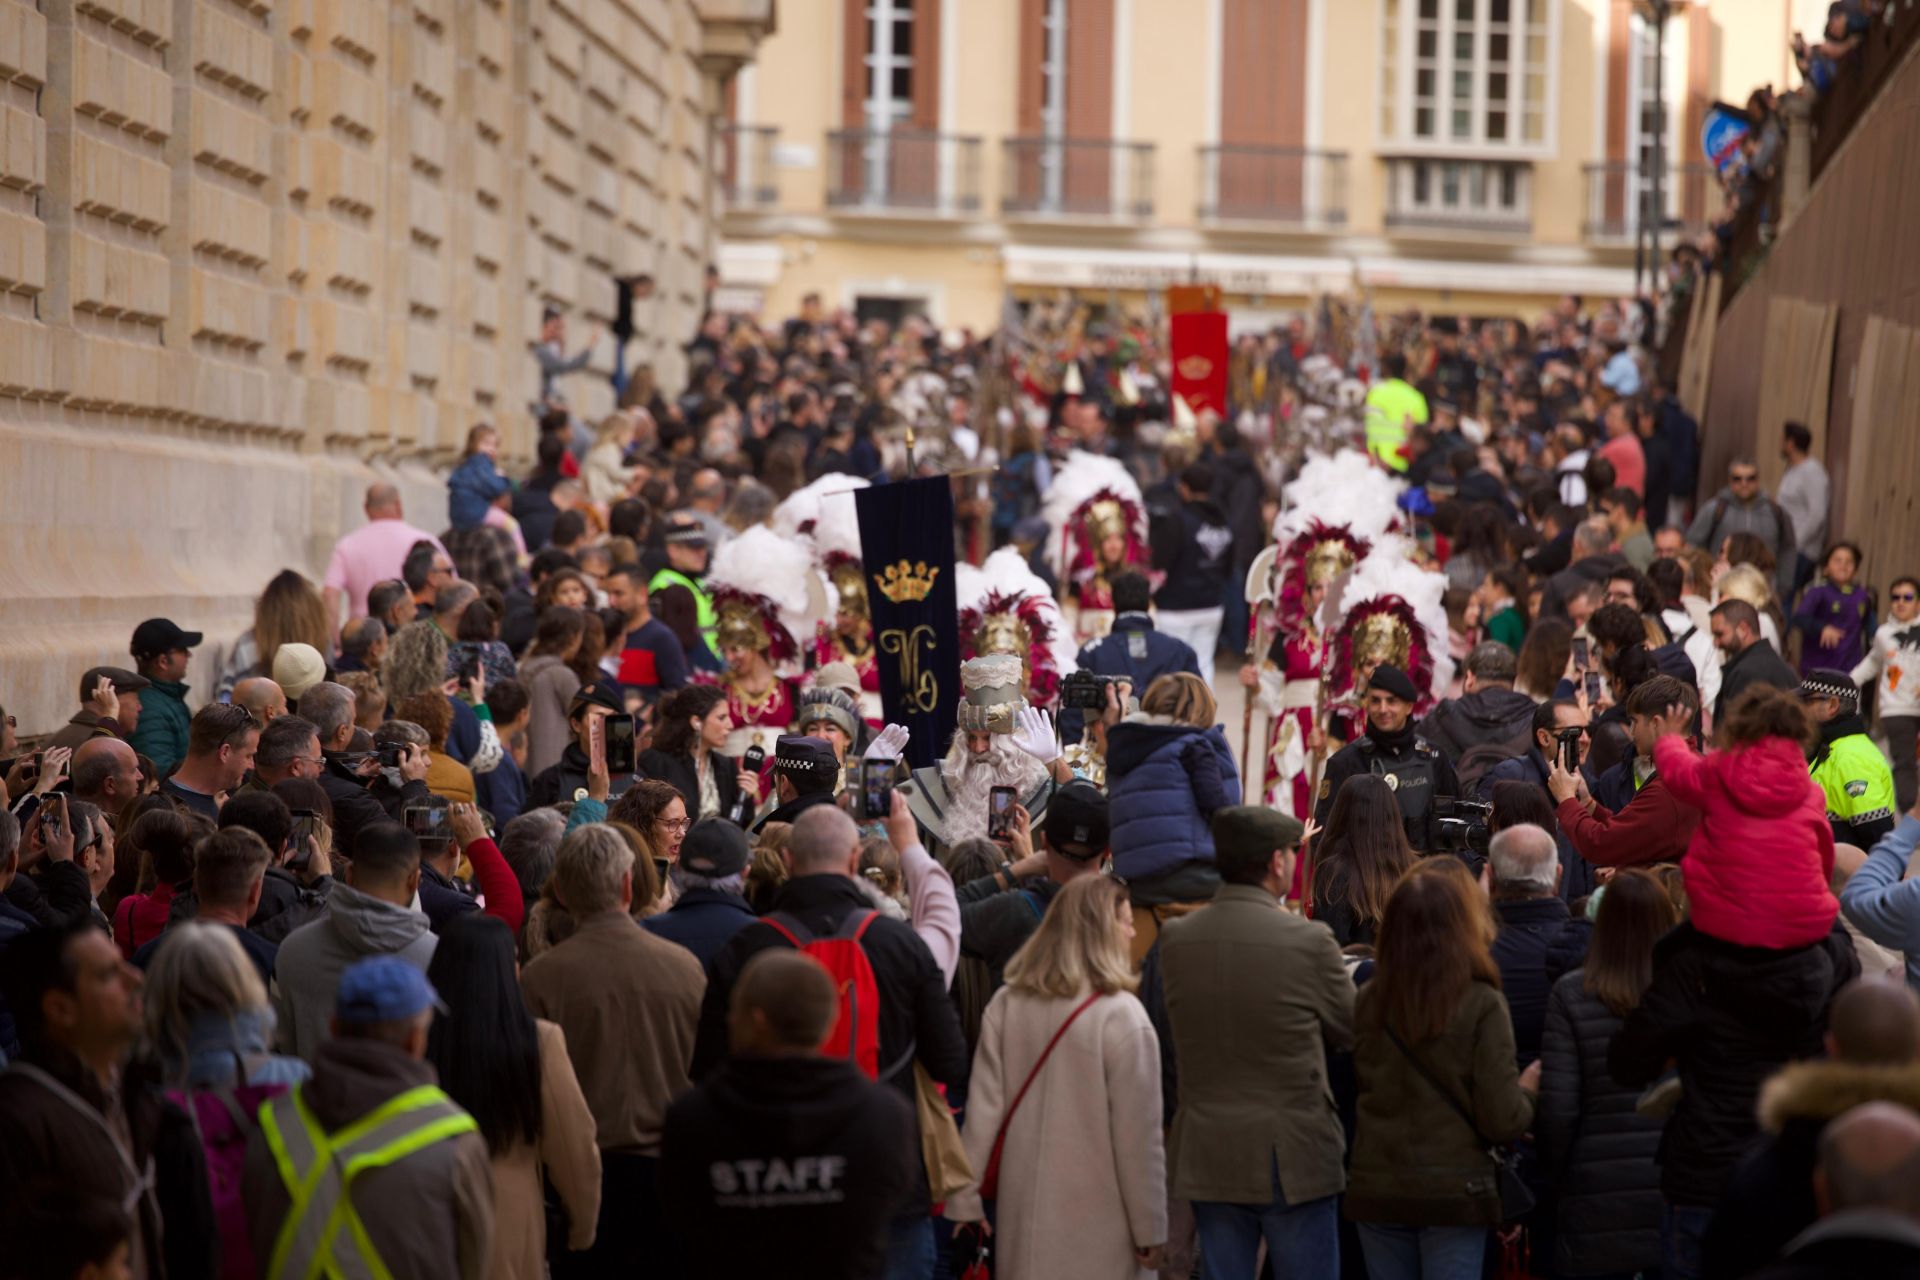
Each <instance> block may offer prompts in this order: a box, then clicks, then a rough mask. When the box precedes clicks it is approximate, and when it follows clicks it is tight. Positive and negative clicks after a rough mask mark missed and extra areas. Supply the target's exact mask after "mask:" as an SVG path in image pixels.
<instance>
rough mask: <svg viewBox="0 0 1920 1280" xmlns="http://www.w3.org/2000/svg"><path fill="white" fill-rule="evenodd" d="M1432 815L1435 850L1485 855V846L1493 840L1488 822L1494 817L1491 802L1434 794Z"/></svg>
mask: <svg viewBox="0 0 1920 1280" xmlns="http://www.w3.org/2000/svg"><path fill="white" fill-rule="evenodd" d="M1433 816H1434V824H1433V829H1434V839H1435V842H1436V843H1435V850H1436V852H1440V853H1456V854H1467V853H1471V854H1476V855H1478V856H1479V857H1485V856H1486V853H1487V846H1488V845H1489V844H1491V843H1492V842H1493V831H1492V829H1491V828H1490V827H1489V826H1488V825H1487V820H1488V819H1489V818H1491V817H1492V816H1493V806H1492V805H1491V804H1488V803H1487V802H1486V801H1484V800H1459V799H1455V798H1453V797H1450V796H1435V797H1434V801H1433Z"/></svg>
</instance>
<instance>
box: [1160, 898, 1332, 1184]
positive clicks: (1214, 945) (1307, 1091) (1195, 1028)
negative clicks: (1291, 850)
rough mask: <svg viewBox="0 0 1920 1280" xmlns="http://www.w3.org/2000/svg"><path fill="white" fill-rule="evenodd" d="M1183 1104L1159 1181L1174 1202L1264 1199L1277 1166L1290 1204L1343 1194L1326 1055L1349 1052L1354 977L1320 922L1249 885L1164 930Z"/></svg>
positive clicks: (1163, 964)
mask: <svg viewBox="0 0 1920 1280" xmlns="http://www.w3.org/2000/svg"><path fill="white" fill-rule="evenodd" d="M1159 945H1160V969H1161V974H1162V981H1163V984H1164V988H1165V992H1166V1006H1167V1020H1168V1022H1169V1024H1170V1025H1171V1026H1172V1028H1173V1048H1174V1060H1175V1062H1176V1063H1177V1064H1178V1066H1179V1071H1180V1099H1179V1102H1180V1105H1179V1109H1178V1110H1177V1111H1176V1112H1175V1113H1174V1118H1173V1140H1172V1142H1171V1144H1170V1145H1169V1146H1168V1148H1167V1175H1168V1180H1169V1183H1170V1184H1171V1187H1172V1190H1173V1194H1174V1195H1176V1196H1178V1197H1179V1198H1180V1199H1182V1200H1218V1201H1224V1202H1226V1203H1228V1204H1266V1203H1268V1202H1270V1201H1271V1200H1272V1199H1273V1176H1274V1171H1275V1169H1276V1168H1277V1169H1278V1171H1279V1176H1280V1190H1281V1193H1282V1194H1283V1195H1284V1196H1285V1197H1286V1200H1287V1203H1288V1204H1290V1205H1301V1204H1305V1203H1306V1202H1307V1201H1309V1200H1319V1199H1322V1198H1324V1197H1326V1196H1334V1195H1338V1194H1340V1191H1341V1190H1342V1188H1344V1187H1345V1185H1346V1181H1347V1179H1346V1168H1345V1165H1346V1145H1347V1144H1346V1135H1345V1134H1344V1133H1343V1132H1342V1131H1341V1129H1340V1118H1339V1115H1338V1114H1337V1113H1336V1112H1335V1110H1334V1104H1333V1089H1332V1086H1331V1085H1330V1083H1329V1082H1328V1080H1327V1068H1326V1055H1327V1050H1328V1049H1336V1050H1344V1049H1348V1048H1350V1047H1352V1045H1353V999H1354V997H1353V982H1352V980H1351V979H1349V978H1348V977H1347V970H1346V965H1345V964H1344V962H1343V961H1342V960H1341V957H1340V944H1339V943H1338V942H1335V941H1334V939H1333V933H1332V931H1331V930H1329V929H1328V928H1327V927H1326V926H1325V925H1324V924H1316V923H1315V922H1313V921H1311V920H1307V919H1304V918H1303V917H1300V916H1296V915H1292V914H1290V913H1288V912H1286V911H1282V910H1281V909H1280V907H1279V906H1278V904H1276V903H1275V902H1274V900H1273V895H1272V894H1270V893H1268V892H1267V891H1266V890H1265V889H1262V888H1260V887H1259V886H1257V885H1235V884H1227V885H1222V886H1220V888H1219V889H1218V890H1217V891H1216V892H1215V893H1214V895H1213V902H1212V903H1211V904H1210V905H1208V907H1207V908H1206V909H1205V910H1203V911H1196V912H1194V913H1193V914H1191V915H1188V916H1185V917H1182V918H1181V919H1178V920H1169V921H1168V922H1167V923H1166V925H1165V926H1164V928H1163V929H1162V931H1161V934H1160V944H1159Z"/></svg>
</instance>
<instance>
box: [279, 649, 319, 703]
mask: <svg viewBox="0 0 1920 1280" xmlns="http://www.w3.org/2000/svg"><path fill="white" fill-rule="evenodd" d="M326 678H327V660H326V659H325V658H323V657H321V656H320V651H319V650H318V649H316V648H314V647H313V646H312V645H310V644H300V643H298V642H295V643H293V644H283V645H281V646H280V648H279V649H278V650H277V651H275V653H274V655H273V682H274V683H275V684H277V685H279V686H280V688H281V690H282V691H283V692H284V693H285V694H286V695H287V696H288V697H289V698H292V699H294V700H295V701H298V700H299V699H300V698H301V696H302V695H304V694H305V693H306V691H307V690H309V689H311V688H313V686H315V685H317V684H319V683H320V682H321V681H322V680H325V679H326Z"/></svg>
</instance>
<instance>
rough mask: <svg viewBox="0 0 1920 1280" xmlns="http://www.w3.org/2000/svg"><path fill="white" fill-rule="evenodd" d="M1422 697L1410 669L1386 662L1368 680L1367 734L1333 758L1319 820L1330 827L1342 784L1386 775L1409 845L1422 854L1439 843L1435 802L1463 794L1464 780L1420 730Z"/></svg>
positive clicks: (1316, 811)
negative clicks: (1416, 717)
mask: <svg viewBox="0 0 1920 1280" xmlns="http://www.w3.org/2000/svg"><path fill="white" fill-rule="evenodd" d="M1419 699H1420V693H1419V690H1417V689H1415V688H1414V687H1413V681H1412V680H1409V679H1408V678H1407V673H1406V672H1404V671H1402V670H1400V668H1398V667H1396V666H1393V665H1392V664H1390V663H1384V662H1383V663H1381V664H1380V665H1379V666H1378V667H1376V668H1374V672H1373V676H1372V677H1371V678H1370V679H1369V680H1368V681H1367V693H1366V704H1365V705H1366V712H1367V728H1366V732H1365V733H1363V734H1361V735H1360V736H1359V737H1358V738H1356V739H1354V740H1353V741H1352V742H1350V743H1348V744H1347V745H1346V746H1344V747H1342V748H1340V750H1339V751H1338V752H1336V753H1335V754H1334V757H1333V758H1332V759H1331V760H1329V761H1327V773H1326V776H1325V777H1324V778H1322V779H1321V780H1320V794H1319V795H1318V796H1317V797H1316V798H1315V801H1314V807H1313V820H1314V821H1315V822H1317V823H1319V824H1320V825H1321V826H1325V825H1326V822H1327V815H1328V813H1329V812H1330V811H1331V810H1332V809H1333V798H1334V796H1336V795H1338V794H1339V793H1340V784H1341V783H1343V782H1345V781H1346V780H1347V779H1348V778H1351V777H1353V776H1355V775H1356V774H1362V773H1371V774H1376V775H1378V776H1380V777H1382V778H1385V779H1386V781H1387V785H1388V786H1390V787H1392V788H1393V793H1394V796H1395V797H1396V798H1397V799H1398V800H1399V801H1400V816H1401V817H1402V818H1403V819H1404V820H1405V822H1406V824H1407V843H1408V844H1410V845H1412V846H1413V848H1414V850H1415V851H1416V852H1418V853H1427V852H1429V851H1430V850H1432V849H1434V848H1436V847H1437V844H1438V842H1437V841H1436V839H1435V835H1436V833H1437V831H1438V824H1437V818H1436V815H1435V812H1434V810H1435V807H1436V806H1435V805H1434V801H1435V800H1436V799H1454V798H1457V797H1458V796H1459V795H1460V781H1459V779H1458V778H1457V777H1455V775H1454V772H1453V762H1452V761H1451V760H1449V759H1447V756H1446V753H1445V752H1443V751H1441V750H1440V748H1438V747H1436V746H1434V745H1433V744H1432V743H1431V742H1428V741H1427V740H1426V739H1425V738H1422V737H1421V736H1420V735H1419V734H1417V733H1415V732H1414V728H1413V707H1414V703H1416V702H1418V701H1419Z"/></svg>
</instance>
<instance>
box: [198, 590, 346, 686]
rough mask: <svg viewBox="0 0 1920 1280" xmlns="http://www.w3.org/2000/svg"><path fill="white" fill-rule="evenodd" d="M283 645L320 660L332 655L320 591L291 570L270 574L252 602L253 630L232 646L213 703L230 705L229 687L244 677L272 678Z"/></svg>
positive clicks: (330, 635) (330, 638)
mask: <svg viewBox="0 0 1920 1280" xmlns="http://www.w3.org/2000/svg"><path fill="white" fill-rule="evenodd" d="M283 644H309V645H312V646H313V648H314V651H315V652H316V653H320V654H322V655H326V654H331V653H332V652H333V627H332V626H331V624H330V620H329V619H328V617H327V606H326V604H325V602H324V601H322V599H321V598H320V591H319V589H318V588H317V587H315V586H314V585H313V584H312V583H311V582H309V581H307V579H306V578H305V577H304V576H303V575H302V574H300V573H299V572H297V571H295V570H293V569H282V570H281V571H280V572H279V573H276V574H274V575H273V579H272V580H271V581H270V582H268V583H267V586H266V590H264V591H262V592H261V593H260V598H259V599H258V600H256V601H255V602H254V606H253V626H252V627H251V628H249V629H248V630H246V631H244V632H242V633H241V635H240V638H239V639H238V640H235V641H234V642H233V651H232V652H231V653H229V654H228V655H227V661H226V664H225V666H223V667H222V668H221V670H220V682H219V683H218V684H217V685H215V686H214V690H213V699H214V701H215V702H227V701H230V700H231V699H232V697H233V686H234V685H236V684H238V683H239V682H240V681H242V680H244V679H246V678H247V677H248V676H267V675H272V674H273V656H274V655H275V654H276V653H279V652H280V646H281V645H283Z"/></svg>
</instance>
